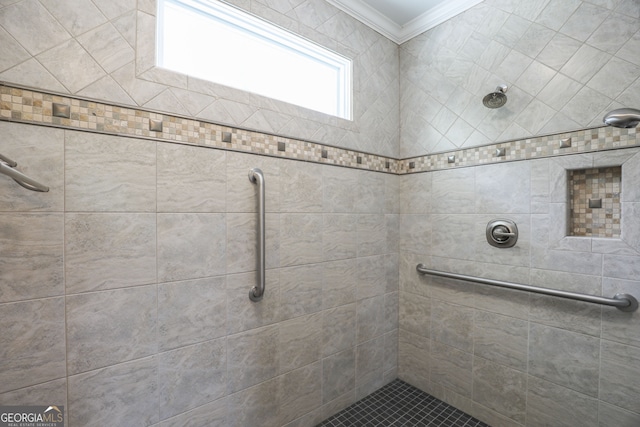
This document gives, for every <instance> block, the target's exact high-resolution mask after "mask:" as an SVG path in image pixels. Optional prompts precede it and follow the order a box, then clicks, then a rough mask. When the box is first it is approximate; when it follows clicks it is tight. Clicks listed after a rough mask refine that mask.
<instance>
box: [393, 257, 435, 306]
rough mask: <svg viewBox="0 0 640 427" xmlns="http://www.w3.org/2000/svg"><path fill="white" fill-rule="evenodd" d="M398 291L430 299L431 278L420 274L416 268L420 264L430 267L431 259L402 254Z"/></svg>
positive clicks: (399, 266) (399, 264) (399, 265)
mask: <svg viewBox="0 0 640 427" xmlns="http://www.w3.org/2000/svg"><path fill="white" fill-rule="evenodd" d="M399 258H400V259H399V261H400V262H399V263H398V268H399V271H398V273H399V277H398V289H399V290H400V291H401V292H402V291H404V292H410V293H412V294H416V295H421V296H425V297H429V296H430V295H431V288H430V283H431V276H428V275H426V274H419V273H418V272H417V271H416V266H417V265H418V264H420V263H423V264H426V265H430V260H431V257H427V256H423V255H419V254H414V253H410V252H401V253H400V255H399Z"/></svg>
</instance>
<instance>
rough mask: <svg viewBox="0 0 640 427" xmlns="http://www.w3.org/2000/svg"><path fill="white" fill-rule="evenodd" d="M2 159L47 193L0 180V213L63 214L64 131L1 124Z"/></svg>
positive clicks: (5, 179)
mask: <svg viewBox="0 0 640 427" xmlns="http://www.w3.org/2000/svg"><path fill="white" fill-rule="evenodd" d="M0 134H2V136H3V138H2V151H1V152H0V153H1V154H2V155H4V156H6V157H8V158H10V159H11V160H13V161H14V162H16V163H17V164H18V166H16V170H18V171H20V172H22V173H23V174H25V175H27V176H29V177H31V178H33V179H35V180H36V181H38V182H40V183H42V184H43V185H46V186H47V187H49V192H47V193H41V192H35V191H26V190H25V189H24V188H22V187H21V186H19V185H18V184H17V183H15V182H14V181H13V180H12V179H10V178H9V177H7V176H4V175H3V176H1V177H0V186H1V188H2V192H1V193H0V211H2V212H33V211H35V212H40V211H47V212H52V211H56V212H60V211H62V210H64V131H63V130H60V129H52V128H46V127H39V126H32V125H23V124H18V123H10V122H0Z"/></svg>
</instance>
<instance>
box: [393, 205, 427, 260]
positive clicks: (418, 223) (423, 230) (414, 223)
mask: <svg viewBox="0 0 640 427" xmlns="http://www.w3.org/2000/svg"><path fill="white" fill-rule="evenodd" d="M431 235H432V231H431V215H400V251H401V252H414V253H417V254H421V255H431Z"/></svg>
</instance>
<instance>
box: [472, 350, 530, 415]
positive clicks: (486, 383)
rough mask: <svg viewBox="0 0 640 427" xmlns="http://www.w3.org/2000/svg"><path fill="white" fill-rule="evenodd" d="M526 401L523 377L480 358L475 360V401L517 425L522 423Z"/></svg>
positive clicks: (525, 380) (520, 372) (522, 373)
mask: <svg viewBox="0 0 640 427" xmlns="http://www.w3.org/2000/svg"><path fill="white" fill-rule="evenodd" d="M526 397H527V374H526V373H524V372H522V371H517V370H515V369H511V368H508V367H506V366H503V365H499V364H497V363H493V362H490V361H488V360H486V359H483V358H481V357H474V359H473V400H474V401H476V402H478V403H479V404H481V405H484V406H486V407H488V408H491V409H492V410H494V411H496V412H498V413H500V414H502V415H505V416H507V417H509V418H511V419H513V420H515V421H517V422H519V423H524V422H525V409H526V402H527V398H526Z"/></svg>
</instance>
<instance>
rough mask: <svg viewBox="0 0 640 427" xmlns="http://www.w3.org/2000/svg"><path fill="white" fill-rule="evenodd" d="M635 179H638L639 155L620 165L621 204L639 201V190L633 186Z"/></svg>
mask: <svg viewBox="0 0 640 427" xmlns="http://www.w3.org/2000/svg"><path fill="white" fill-rule="evenodd" d="M637 179H640V153H638V154H636V155H635V156H633V157H632V158H630V159H629V160H627V161H626V162H624V163H623V164H622V188H624V191H623V192H621V194H620V200H621V201H622V202H638V201H640V189H638V188H636V187H635V186H634V185H633V183H634V182H637Z"/></svg>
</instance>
